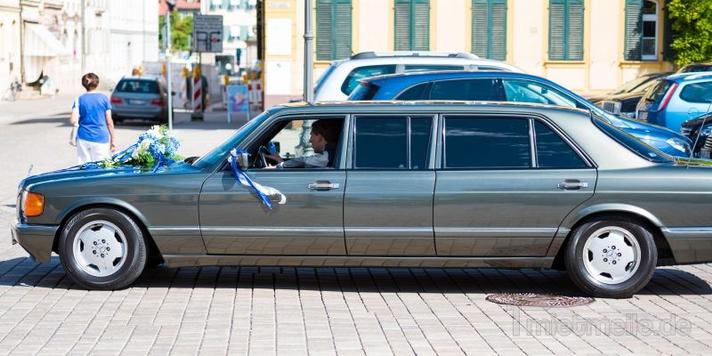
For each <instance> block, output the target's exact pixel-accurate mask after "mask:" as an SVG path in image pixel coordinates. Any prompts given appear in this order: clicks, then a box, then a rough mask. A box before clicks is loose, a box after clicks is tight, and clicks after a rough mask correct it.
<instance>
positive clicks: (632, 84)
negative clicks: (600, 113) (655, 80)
mask: <svg viewBox="0 0 712 356" xmlns="http://www.w3.org/2000/svg"><path fill="white" fill-rule="evenodd" d="M649 80H650V77H638V78H635V79H633V80H630V81H627V82H626V83H625V84H623V85H622V86H620V87H618V89H616V90H614V91H613V94H623V93H629V92H632V91H633V90H634V89H635V88H637V87H638V86H640V85H642V84H643V83H645V82H646V81H649Z"/></svg>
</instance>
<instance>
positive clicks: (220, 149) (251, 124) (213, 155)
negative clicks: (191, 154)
mask: <svg viewBox="0 0 712 356" xmlns="http://www.w3.org/2000/svg"><path fill="white" fill-rule="evenodd" d="M270 115H271V111H270V110H267V111H265V112H263V113H262V114H260V115H258V116H257V117H256V118H254V119H252V120H250V121H248V122H247V123H246V124H244V125H242V127H240V128H239V129H237V132H235V133H234V134H233V135H232V136H230V137H229V138H228V139H227V140H225V141H224V142H223V143H221V144H219V145H218V146H217V147H215V148H213V149H212V150H211V151H210V152H208V153H206V154H205V155H204V156H201V157H200V158H198V159H197V160H196V161H195V162H193V167H196V168H198V169H203V168H207V167H211V166H214V165H216V164H217V163H219V162H220V161H221V160H223V159H225V156H226V155H227V154H228V152H230V150H231V149H233V148H235V147H236V146H237V144H238V143H240V141H242V140H243V139H244V138H245V137H246V136H247V135H248V134H249V133H250V132H252V130H254V129H255V128H256V127H257V126H259V125H260V124H261V123H262V122H263V121H264V120H265V119H266V118H267V117H269V116H270Z"/></svg>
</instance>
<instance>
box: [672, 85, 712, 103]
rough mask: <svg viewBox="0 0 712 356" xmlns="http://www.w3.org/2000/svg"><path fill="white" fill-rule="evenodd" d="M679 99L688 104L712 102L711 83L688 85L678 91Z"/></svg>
mask: <svg viewBox="0 0 712 356" xmlns="http://www.w3.org/2000/svg"><path fill="white" fill-rule="evenodd" d="M680 99H682V100H685V101H687V102H689V103H710V102H712V82H705V83H693V84H688V85H686V86H685V87H684V88H682V91H680Z"/></svg>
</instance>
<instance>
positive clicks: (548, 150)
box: [534, 121, 588, 169]
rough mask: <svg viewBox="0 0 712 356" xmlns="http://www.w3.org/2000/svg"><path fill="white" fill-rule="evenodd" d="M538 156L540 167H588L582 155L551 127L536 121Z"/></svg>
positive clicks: (538, 165)
mask: <svg viewBox="0 0 712 356" xmlns="http://www.w3.org/2000/svg"><path fill="white" fill-rule="evenodd" d="M534 131H535V133H536V136H535V137H536V156H537V163H538V164H537V167H539V168H569V169H576V168H588V165H587V164H586V162H585V161H584V160H583V159H582V158H581V156H579V155H578V153H576V151H574V149H573V148H571V146H569V144H568V143H566V141H564V140H563V139H562V138H561V137H560V136H559V135H558V134H557V133H556V132H554V130H552V129H551V128H550V127H548V126H547V125H545V124H544V123H541V122H539V121H535V124H534Z"/></svg>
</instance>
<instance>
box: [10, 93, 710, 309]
mask: <svg viewBox="0 0 712 356" xmlns="http://www.w3.org/2000/svg"><path fill="white" fill-rule="evenodd" d="M310 131H311V135H310V134H309V132H310ZM307 138H309V139H308V141H309V143H311V145H309V144H308V143H307ZM711 194H712V170H710V169H708V168H705V167H699V166H693V165H691V163H690V162H687V163H681V162H680V161H675V160H673V159H672V158H670V157H669V156H667V155H665V154H664V153H661V152H659V151H657V150H655V149H654V148H651V147H649V146H647V145H645V144H643V143H641V142H640V141H638V140H637V139H635V138H633V137H632V136H629V135H628V134H626V133H624V132H622V131H620V130H618V129H616V128H614V127H612V126H610V125H608V124H606V123H605V122H604V121H602V120H599V119H597V118H596V117H595V116H593V117H592V114H591V113H590V112H588V111H581V110H577V109H563V108H556V107H549V106H543V105H535V104H512V103H498V104H488V103H473V102H460V103H435V102H415V103H414V102H409V103H398V102H391V103H383V102H379V103H368V102H366V103H328V104H316V105H306V104H293V105H287V106H280V107H276V108H273V109H270V110H268V111H266V112H264V113H263V114H262V115H260V116H259V117H257V118H255V119H254V120H252V121H250V122H248V123H247V124H246V125H245V126H243V127H242V128H241V129H239V130H238V131H237V132H236V133H235V134H234V135H233V136H232V137H231V138H229V139H228V140H227V141H225V142H224V143H221V144H220V145H218V146H217V147H216V148H214V149H213V150H212V151H210V152H208V153H207V154H206V155H204V156H202V157H199V158H197V159H195V158H189V159H186V161H182V162H176V163H173V164H171V165H169V166H167V167H165V168H162V169H160V170H158V171H157V172H152V171H150V170H149V171H145V170H143V171H142V170H139V169H126V167H123V168H112V169H103V168H94V169H82V167H75V168H74V169H69V170H63V171H58V172H50V173H44V174H40V175H36V176H32V177H28V178H26V179H24V180H23V181H22V182H21V183H20V186H19V192H18V212H17V221H16V222H15V223H14V224H13V226H12V232H13V240H14V241H16V242H19V244H20V245H22V247H24V248H25V249H26V250H27V251H28V252H29V253H30V254H31V255H32V256H33V258H35V259H36V260H38V261H40V262H46V261H48V260H49V258H50V254H51V253H52V252H53V251H54V252H56V253H57V254H59V256H60V258H61V261H62V264H63V265H64V267H65V270H66V273H67V274H68V275H69V276H71V278H72V279H73V280H74V281H76V282H77V283H78V284H79V285H81V286H83V287H85V288H90V289H117V288H124V287H127V286H129V285H130V284H131V283H133V282H134V281H135V280H136V278H138V276H139V275H140V273H141V272H142V270H143V269H144V268H145V267H146V266H147V265H152V264H157V263H161V262H164V263H165V264H166V265H167V266H168V267H178V266H202V265H251V266H264V265H271V266H399V267H405V266H417V267H504V268H521V267H535V268H558V269H566V270H567V271H568V273H569V275H570V276H571V279H572V280H573V281H574V282H575V284H576V285H577V286H579V287H580V288H581V289H582V290H583V291H585V292H586V293H589V294H591V295H595V296H602V297H618V298H620V297H629V296H631V295H632V294H634V293H635V292H637V291H638V290H640V289H641V288H643V287H644V286H645V285H646V284H647V283H648V281H649V280H650V278H651V276H652V274H653V272H654V270H655V267H656V266H657V265H666V264H683V263H695V262H706V261H711V260H712V220H710V216H712V204H711V203H710V200H709V199H710V198H711Z"/></svg>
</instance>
